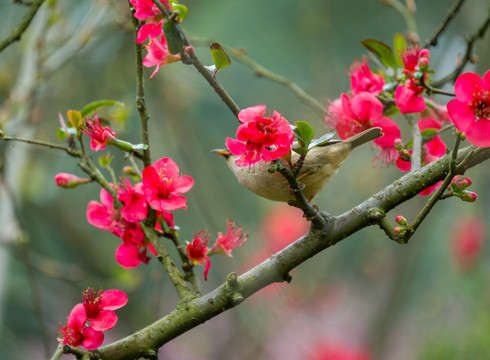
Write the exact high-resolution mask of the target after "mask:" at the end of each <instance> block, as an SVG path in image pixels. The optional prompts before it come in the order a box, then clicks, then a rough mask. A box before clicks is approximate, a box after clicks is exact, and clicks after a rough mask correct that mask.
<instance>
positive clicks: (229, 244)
mask: <svg viewBox="0 0 490 360" xmlns="http://www.w3.org/2000/svg"><path fill="white" fill-rule="evenodd" d="M226 225H227V230H226V234H225V235H223V233H221V232H220V233H218V238H217V239H216V242H215V243H214V245H213V247H212V248H211V252H212V253H214V254H226V255H228V256H230V257H232V255H231V250H233V249H235V248H237V247H239V246H242V245H243V243H244V242H245V241H247V237H248V234H247V233H242V227H241V226H240V227H238V229H237V230H236V231H235V223H234V222H233V221H231V220H226Z"/></svg>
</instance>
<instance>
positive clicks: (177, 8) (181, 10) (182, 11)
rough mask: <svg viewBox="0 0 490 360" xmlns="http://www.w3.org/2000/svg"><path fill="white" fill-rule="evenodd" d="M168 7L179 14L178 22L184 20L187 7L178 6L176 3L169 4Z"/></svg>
mask: <svg viewBox="0 0 490 360" xmlns="http://www.w3.org/2000/svg"><path fill="white" fill-rule="evenodd" d="M170 7H171V8H172V10H173V11H178V12H179V17H178V19H179V22H181V21H182V20H184V19H185V18H186V17H187V6H185V5H182V4H179V3H178V2H177V1H172V2H170Z"/></svg>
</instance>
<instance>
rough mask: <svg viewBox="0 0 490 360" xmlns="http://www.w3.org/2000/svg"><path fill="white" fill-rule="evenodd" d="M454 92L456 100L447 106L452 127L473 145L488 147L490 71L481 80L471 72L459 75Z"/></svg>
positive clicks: (489, 136)
mask: <svg viewBox="0 0 490 360" xmlns="http://www.w3.org/2000/svg"><path fill="white" fill-rule="evenodd" d="M454 92H455V94H456V99H453V100H451V101H450V102H449V103H448V104H447V110H448V112H449V116H450V117H451V119H452V120H453V122H454V125H456V128H457V129H458V130H459V131H461V132H464V133H465V135H466V138H467V139H468V141H469V142H470V143H472V144H473V145H476V146H480V147H490V70H489V71H487V72H486V73H485V75H483V78H480V77H479V76H478V75H477V74H474V73H471V72H468V73H464V74H461V75H460V76H459V77H458V79H457V80H456V83H455V84H454Z"/></svg>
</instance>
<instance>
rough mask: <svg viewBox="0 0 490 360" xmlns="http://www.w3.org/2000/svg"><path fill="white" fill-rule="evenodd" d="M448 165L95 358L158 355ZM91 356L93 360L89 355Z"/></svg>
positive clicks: (483, 156)
mask: <svg viewBox="0 0 490 360" xmlns="http://www.w3.org/2000/svg"><path fill="white" fill-rule="evenodd" d="M465 157H466V159H465V160H464V162H465V166H466V168H465V169H460V168H456V173H461V172H464V170H466V169H468V168H470V167H473V166H475V165H477V164H479V163H481V162H483V161H486V160H488V159H489V158H490V148H486V149H482V148H478V149H476V150H472V148H471V147H470V148H466V149H463V150H461V151H460V152H459V153H458V161H462V160H463V159H464V158H465ZM467 159H469V160H467ZM450 161H451V157H450V156H448V155H446V156H444V157H442V158H441V159H439V160H438V161H435V162H433V163H431V164H428V165H427V166H424V167H423V168H422V169H420V170H417V171H414V172H411V173H408V174H407V175H405V176H403V177H402V178H400V179H399V180H398V181H395V182H394V183H393V184H391V185H389V186H387V187H386V188H384V189H383V190H381V191H379V192H378V193H377V194H375V195H373V196H372V197H371V198H369V199H368V200H366V201H364V202H363V203H361V204H360V205H358V206H356V207H355V208H353V209H352V210H350V211H348V212H346V213H344V214H342V215H339V216H336V217H331V219H330V221H329V225H331V227H329V230H328V231H324V230H322V229H318V228H314V227H312V229H311V231H310V232H309V233H308V234H307V235H305V236H304V237H302V238H301V239H299V240H297V241H296V242H295V243H293V244H291V245H290V246H288V247H286V248H285V249H283V250H282V251H280V252H278V253H277V254H275V255H273V256H271V257H270V258H269V259H267V260H265V261H264V262H263V263H261V264H260V265H258V266H256V267H255V268H253V269H251V270H249V271H248V272H246V273H245V274H243V275H241V276H239V277H237V278H236V279H235V278H234V276H232V274H231V275H230V276H229V277H228V281H227V282H226V283H224V284H223V285H221V286H220V287H218V288H217V289H215V290H214V291H212V292H210V293H208V294H207V295H204V296H202V297H200V298H196V299H193V300H191V301H189V302H184V303H180V304H179V305H178V306H177V308H176V309H175V310H174V311H172V312H171V313H170V314H168V315H167V316H165V317H163V318H162V319H160V320H158V321H156V322H154V323H153V324H151V325H149V326H147V327H146V328H144V329H142V330H140V331H138V332H136V333H135V334H133V335H130V336H128V337H126V338H124V339H122V340H119V341H117V342H115V343H113V344H110V345H107V346H104V347H102V348H100V349H99V350H98V351H97V356H100V358H101V359H111V360H118V359H120V360H125V359H135V358H138V357H140V356H144V354H146V353H147V352H148V349H158V348H159V347H161V346H163V345H164V344H165V343H167V342H169V341H170V340H172V339H174V338H176V337H177V336H179V335H181V334H183V333H185V332H186V331H188V330H190V329H192V328H194V327H196V326H198V325H199V324H202V323H204V322H205V321H207V320H209V319H211V318H213V317H215V316H217V315H219V314H220V313H222V312H224V311H226V310H228V309H230V308H233V307H234V306H236V305H238V304H239V303H240V302H241V301H243V300H244V299H245V298H247V297H249V296H250V295H252V294H254V293H255V292H257V291H259V290H260V289H262V288H264V287H265V286H267V285H269V284H272V283H274V282H281V281H284V280H287V279H288V278H289V272H290V271H291V270H292V269H294V268H295V267H297V266H298V265H300V264H301V263H303V262H304V261H306V260H308V259H309V258H311V257H313V256H314V255H316V254H318V253H319V252H321V251H322V250H324V249H326V248H328V247H330V246H332V245H335V244H336V243H338V242H340V241H342V240H343V239H345V238H346V237H348V236H349V235H351V234H353V233H355V232H357V231H359V230H361V229H363V228H364V227H367V226H369V225H373V224H375V223H377V221H376V220H373V218H372V209H381V210H382V211H384V212H388V211H389V210H391V209H393V208H395V207H396V206H398V205H400V204H401V203H403V202H405V201H407V200H408V199H410V198H412V197H414V196H415V195H417V194H418V193H419V192H420V191H422V190H423V189H425V188H426V187H427V186H430V185H432V184H434V183H436V182H437V181H439V180H442V179H444V178H445V177H446V176H447V173H448V169H449V164H450ZM93 355H94V356H93V359H95V354H93Z"/></svg>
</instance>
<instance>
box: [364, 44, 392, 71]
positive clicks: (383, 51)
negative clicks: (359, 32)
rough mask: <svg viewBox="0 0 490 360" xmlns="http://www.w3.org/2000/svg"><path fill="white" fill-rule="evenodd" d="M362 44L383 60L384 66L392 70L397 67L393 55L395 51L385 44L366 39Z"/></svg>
mask: <svg viewBox="0 0 490 360" xmlns="http://www.w3.org/2000/svg"><path fill="white" fill-rule="evenodd" d="M361 44H362V45H363V46H364V47H365V48H366V49H368V50H369V51H370V52H372V53H373V54H374V55H376V56H377V57H378V58H379V60H381V62H382V63H383V65H385V66H387V67H391V68H396V67H397V63H396V59H395V56H394V55H393V50H392V49H391V47H389V46H388V45H386V44H385V43H384V42H382V41H379V40H376V39H364V40H362V41H361Z"/></svg>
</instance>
